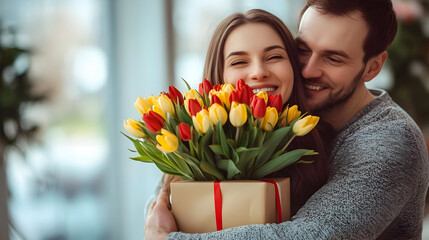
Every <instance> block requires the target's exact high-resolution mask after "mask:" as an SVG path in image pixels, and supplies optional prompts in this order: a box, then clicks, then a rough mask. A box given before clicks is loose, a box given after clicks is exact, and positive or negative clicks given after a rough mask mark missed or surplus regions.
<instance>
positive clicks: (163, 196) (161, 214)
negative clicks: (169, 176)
mask: <svg viewBox="0 0 429 240" xmlns="http://www.w3.org/2000/svg"><path fill="white" fill-rule="evenodd" d="M170 232H177V226H176V221H175V220H174V217H173V214H171V209H170V203H169V192H168V190H167V189H165V188H162V189H161V190H160V192H159V194H158V198H157V200H156V202H153V203H152V204H151V205H150V208H149V211H148V213H147V217H146V225H145V239H147V240H150V239H167V236H168V234H169V233H170Z"/></svg>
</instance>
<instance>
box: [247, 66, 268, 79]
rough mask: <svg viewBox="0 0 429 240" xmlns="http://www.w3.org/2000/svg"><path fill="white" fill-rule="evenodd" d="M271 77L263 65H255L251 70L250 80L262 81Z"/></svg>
mask: <svg viewBox="0 0 429 240" xmlns="http://www.w3.org/2000/svg"><path fill="white" fill-rule="evenodd" d="M269 76H270V72H269V71H268V69H267V67H266V66H265V65H264V64H263V63H259V62H258V63H254V64H253V65H252V66H251V70H250V75H249V77H250V79H252V80H255V81H260V80H263V79H266V78H268V77H269Z"/></svg>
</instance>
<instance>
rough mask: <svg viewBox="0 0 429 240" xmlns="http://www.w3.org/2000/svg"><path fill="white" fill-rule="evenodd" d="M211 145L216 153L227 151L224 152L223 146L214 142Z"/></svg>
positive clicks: (222, 153)
mask: <svg viewBox="0 0 429 240" xmlns="http://www.w3.org/2000/svg"><path fill="white" fill-rule="evenodd" d="M209 147H210V149H211V150H212V151H213V152H214V154H217V155H225V153H224V152H223V149H222V146H220V145H216V144H212V145H209Z"/></svg>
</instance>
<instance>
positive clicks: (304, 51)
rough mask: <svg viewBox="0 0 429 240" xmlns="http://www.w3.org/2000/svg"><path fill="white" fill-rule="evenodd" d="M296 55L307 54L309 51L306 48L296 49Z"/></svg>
mask: <svg viewBox="0 0 429 240" xmlns="http://www.w3.org/2000/svg"><path fill="white" fill-rule="evenodd" d="M298 53H299V54H309V53H310V51H309V50H308V49H306V48H298Z"/></svg>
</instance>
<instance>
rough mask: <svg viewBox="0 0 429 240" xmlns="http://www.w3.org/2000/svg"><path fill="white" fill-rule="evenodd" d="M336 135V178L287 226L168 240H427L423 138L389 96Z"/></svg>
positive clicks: (243, 228) (384, 95) (333, 160)
mask: <svg viewBox="0 0 429 240" xmlns="http://www.w3.org/2000/svg"><path fill="white" fill-rule="evenodd" d="M371 92H372V94H373V95H374V96H376V99H375V100H373V101H372V102H370V103H369V104H368V105H367V106H366V107H364V108H363V109H362V110H361V111H360V112H359V113H358V114H357V115H356V116H355V117H354V118H353V119H352V120H351V121H350V122H349V123H348V124H347V125H346V126H344V127H343V128H342V129H341V130H340V131H339V132H338V134H337V135H336V138H335V143H334V145H333V150H332V155H331V166H330V168H331V171H330V177H329V180H328V182H327V184H326V185H325V186H323V187H322V188H321V189H319V190H318V191H317V192H316V193H315V194H314V195H313V196H312V197H311V198H310V199H309V200H308V201H307V202H306V204H305V205H304V206H303V207H302V208H301V209H300V210H299V211H298V213H297V214H296V215H295V216H294V217H293V218H292V220H291V221H287V222H283V223H281V224H265V225H248V226H241V227H236V228H230V229H226V230H222V231H217V232H212V233H204V234H185V233H180V232H174V233H170V234H169V236H168V239H421V234H422V221H423V210H424V205H425V197H426V191H427V188H428V180H429V178H428V173H429V172H428V151H427V149H426V145H425V142H424V138H423V135H422V133H421V131H420V129H419V128H418V126H417V125H416V123H415V122H414V121H413V120H412V119H411V117H410V116H409V115H408V114H407V113H406V112H405V111H404V110H403V109H401V108H400V107H399V106H398V105H397V104H396V103H394V102H393V101H392V99H391V98H390V97H389V96H388V94H387V93H386V92H385V91H381V90H371Z"/></svg>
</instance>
